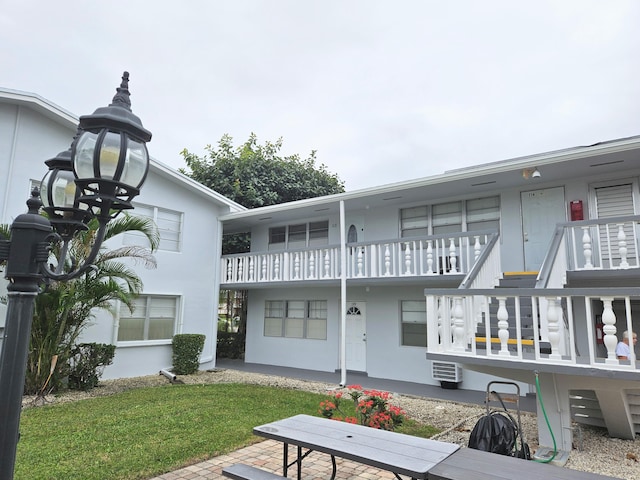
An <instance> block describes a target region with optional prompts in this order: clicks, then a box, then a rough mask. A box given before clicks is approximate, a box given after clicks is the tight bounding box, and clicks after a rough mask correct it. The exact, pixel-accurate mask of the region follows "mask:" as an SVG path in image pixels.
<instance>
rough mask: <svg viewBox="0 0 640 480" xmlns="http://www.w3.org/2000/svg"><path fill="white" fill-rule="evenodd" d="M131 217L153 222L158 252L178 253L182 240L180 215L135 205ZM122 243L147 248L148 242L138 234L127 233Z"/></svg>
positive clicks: (165, 210)
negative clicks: (157, 234) (157, 240)
mask: <svg viewBox="0 0 640 480" xmlns="http://www.w3.org/2000/svg"><path fill="white" fill-rule="evenodd" d="M131 215H135V216H137V217H145V218H149V219H151V220H153V221H154V222H155V224H156V226H157V227H158V233H159V234H160V244H159V246H158V250H165V251H168V252H179V251H180V249H181V238H182V213H180V212H175V211H173V210H167V209H165V208H159V207H151V206H147V205H137V204H136V205H135V208H134V210H133V211H132V213H131ZM124 243H125V244H126V245H142V246H147V247H148V246H149V242H148V241H147V240H146V238H145V237H144V236H143V235H142V234H141V233H139V232H127V233H126V234H125V238H124Z"/></svg>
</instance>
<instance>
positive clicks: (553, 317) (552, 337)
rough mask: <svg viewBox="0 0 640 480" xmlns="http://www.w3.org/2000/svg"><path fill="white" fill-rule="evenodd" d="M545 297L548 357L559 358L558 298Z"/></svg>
mask: <svg viewBox="0 0 640 480" xmlns="http://www.w3.org/2000/svg"><path fill="white" fill-rule="evenodd" d="M546 298H547V329H548V331H549V343H550V344H551V353H550V354H549V358H553V359H555V360H560V359H561V358H562V355H560V323H559V320H560V316H559V314H558V298H557V297H546Z"/></svg>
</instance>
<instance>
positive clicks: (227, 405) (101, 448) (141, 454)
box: [15, 384, 436, 480]
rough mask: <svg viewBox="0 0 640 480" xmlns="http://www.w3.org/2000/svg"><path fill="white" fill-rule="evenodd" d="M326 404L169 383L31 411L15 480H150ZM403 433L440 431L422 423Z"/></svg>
mask: <svg viewBox="0 0 640 480" xmlns="http://www.w3.org/2000/svg"><path fill="white" fill-rule="evenodd" d="M324 398H325V396H324V395H319V394H314V393H309V392H304V391H299V390H285V389H280V388H272V387H262V386H257V385H245V384H213V385H167V386H162V387H151V388H141V389H135V390H130V391H127V392H125V393H121V394H117V395H112V396H108V397H98V398H92V399H87V400H81V401H78V402H74V403H66V404H57V405H50V406H44V407H38V408H29V409H26V410H24V411H23V413H22V418H21V424H20V432H21V437H20V442H19V444H18V453H17V459H16V471H15V480H40V479H46V480H49V479H52V480H58V479H60V480H63V479H64V480H72V479H78V480H111V479H147V478H150V477H153V476H156V475H160V474H162V473H164V472H167V471H172V470H176V469H178V468H180V467H182V466H185V465H189V464H192V463H194V462H197V461H201V460H205V459H207V458H210V457H213V456H216V455H220V454H223V453H227V452H230V451H233V450H236V449H238V448H240V447H243V446H246V445H249V444H251V443H253V442H256V441H258V440H259V439H258V438H257V437H254V436H253V435H252V433H251V431H252V429H253V427H255V426H256V425H260V424H264V423H268V422H271V421H273V420H277V419H280V418H284V417H288V416H291V415H295V414H298V413H307V414H312V415H316V414H317V410H318V404H319V402H320V401H321V400H323V399H324ZM402 431H403V432H404V433H409V434H414V435H419V436H425V437H428V436H431V435H433V434H434V433H436V430H435V429H433V428H431V427H428V426H422V425H418V424H416V423H415V422H408V423H407V425H405V426H403V430H402Z"/></svg>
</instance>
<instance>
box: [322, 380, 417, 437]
mask: <svg viewBox="0 0 640 480" xmlns="http://www.w3.org/2000/svg"><path fill="white" fill-rule="evenodd" d="M345 393H346V395H345ZM329 395H330V398H328V399H326V400H324V401H322V402H320V408H319V410H318V413H320V414H321V415H322V416H323V417H325V418H331V419H333V420H340V421H343V422H348V423H359V424H360V425H364V426H367V427H371V428H377V429H380V430H395V429H396V428H397V427H399V426H400V425H402V423H403V422H404V421H405V420H406V417H407V414H406V413H405V412H404V410H402V409H401V408H400V407H397V406H395V405H391V404H389V402H390V401H391V398H392V396H391V394H390V393H389V392H384V391H380V390H363V389H362V387H361V386H360V385H348V386H347V391H346V392H344V391H336V392H331V393H330V394H329ZM345 396H348V397H350V398H351V400H352V401H353V405H352V410H355V414H354V415H348V414H347V412H346V410H347V409H345V408H344V405H343V404H342V401H343V399H344V398H345ZM341 407H343V408H341Z"/></svg>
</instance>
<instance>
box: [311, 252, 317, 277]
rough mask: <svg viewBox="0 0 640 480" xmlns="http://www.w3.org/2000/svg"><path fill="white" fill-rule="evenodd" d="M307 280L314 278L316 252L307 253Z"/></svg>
mask: <svg viewBox="0 0 640 480" xmlns="http://www.w3.org/2000/svg"><path fill="white" fill-rule="evenodd" d="M309 278H313V279H315V278H316V252H315V251H313V252H309Z"/></svg>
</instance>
